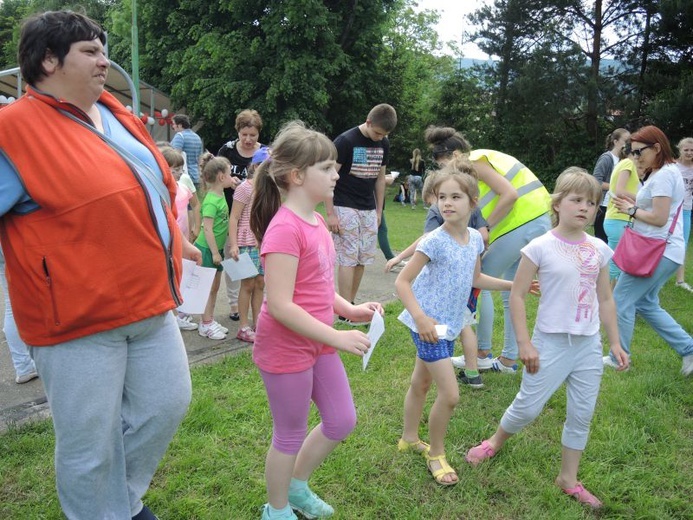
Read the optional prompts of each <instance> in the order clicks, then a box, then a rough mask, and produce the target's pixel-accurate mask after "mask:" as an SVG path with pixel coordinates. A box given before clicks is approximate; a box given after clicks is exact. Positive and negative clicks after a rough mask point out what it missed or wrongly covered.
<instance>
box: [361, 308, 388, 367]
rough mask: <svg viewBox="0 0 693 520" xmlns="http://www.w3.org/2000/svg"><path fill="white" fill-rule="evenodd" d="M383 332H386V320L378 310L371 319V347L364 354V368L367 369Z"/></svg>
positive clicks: (369, 331) (369, 329) (369, 332)
mask: <svg viewBox="0 0 693 520" xmlns="http://www.w3.org/2000/svg"><path fill="white" fill-rule="evenodd" d="M383 332H385V321H383V317H382V316H381V315H380V313H379V312H378V311H376V312H374V313H373V318H372V319H371V326H370V327H369V328H368V339H370V340H371V348H369V349H368V352H366V353H365V354H364V355H363V369H364V370H366V367H367V366H368V360H369V359H371V355H372V354H373V351H374V350H375V345H376V344H377V343H378V340H379V339H380V337H381V336H382V335H383Z"/></svg>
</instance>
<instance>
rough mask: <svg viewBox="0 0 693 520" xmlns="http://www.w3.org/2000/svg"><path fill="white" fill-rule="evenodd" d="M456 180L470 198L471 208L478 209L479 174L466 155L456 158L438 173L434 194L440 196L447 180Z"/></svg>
mask: <svg viewBox="0 0 693 520" xmlns="http://www.w3.org/2000/svg"><path fill="white" fill-rule="evenodd" d="M450 179H452V180H454V181H455V182H457V184H458V185H459V187H460V189H461V190H462V191H463V192H464V193H466V194H467V196H468V197H469V203H470V207H471V208H475V207H476V201H477V198H478V197H479V181H478V174H477V172H476V170H475V169H474V165H473V164H472V163H471V161H470V160H469V158H468V157H467V156H466V155H460V156H454V157H453V158H452V160H451V161H450V162H449V163H448V164H446V165H445V167H444V168H443V169H441V170H439V171H438V173H437V174H436V176H435V178H434V180H433V181H431V182H432V184H433V186H432V189H433V192H434V193H435V194H436V196H437V195H438V190H439V189H440V185H441V184H443V183H444V182H445V181H447V180H450Z"/></svg>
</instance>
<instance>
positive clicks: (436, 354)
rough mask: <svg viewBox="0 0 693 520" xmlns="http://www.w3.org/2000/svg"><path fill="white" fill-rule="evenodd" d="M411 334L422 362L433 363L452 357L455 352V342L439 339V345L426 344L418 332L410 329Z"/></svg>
mask: <svg viewBox="0 0 693 520" xmlns="http://www.w3.org/2000/svg"><path fill="white" fill-rule="evenodd" d="M409 332H410V333H411V339H413V340H414V345H416V355H417V356H418V357H419V359H420V360H421V361H425V362H427V363H433V362H434V361H440V360H441V359H447V358H450V357H452V353H453V352H454V350H455V342H454V341H450V340H448V339H441V338H438V343H426V342H425V341H423V340H422V339H421V338H420V337H419V333H418V332H414V331H413V330H411V329H409Z"/></svg>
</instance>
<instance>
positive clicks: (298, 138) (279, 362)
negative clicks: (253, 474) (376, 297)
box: [250, 121, 383, 520]
mask: <svg viewBox="0 0 693 520" xmlns="http://www.w3.org/2000/svg"><path fill="white" fill-rule="evenodd" d="M336 158H337V151H336V149H335V147H334V145H333V144H332V141H330V140H329V139H328V138H327V137H325V136H324V135H322V134H320V133H318V132H315V131H312V130H308V129H307V128H305V126H304V125H303V124H302V123H301V122H300V121H294V122H291V123H288V124H287V125H286V126H284V127H283V128H282V129H281V131H280V132H279V134H277V138H276V140H275V141H274V144H273V145H272V151H271V157H270V158H268V159H266V160H265V161H263V163H262V164H261V165H260V166H259V167H258V170H257V172H256V174H255V197H254V199H253V205H252V209H251V217H250V219H251V220H250V226H251V229H252V230H253V233H254V234H255V236H256V237H257V239H258V242H260V255H261V258H262V262H263V265H264V269H265V283H266V289H267V297H266V299H265V301H264V302H263V304H262V309H261V310H260V316H259V319H258V323H257V331H256V334H255V343H254V346H253V361H254V362H255V364H256V365H257V366H258V368H259V369H260V375H261V376H262V380H263V382H264V384H265V389H266V391H267V398H268V400H269V405H270V409H271V412H272V419H273V422H274V425H273V437H272V445H271V446H270V449H269V452H268V454H267V461H266V466H265V479H266V481H267V494H268V499H269V500H268V504H266V505H265V506H264V507H263V512H262V518H263V520H269V519H271V518H288V519H291V518H296V516H295V514H294V513H293V511H292V509H294V510H297V511H299V512H301V513H302V514H303V515H304V516H305V517H307V518H324V517H328V516H331V515H332V514H333V513H334V510H333V509H332V507H331V506H330V505H328V504H327V503H325V502H324V501H323V500H322V499H320V498H319V497H318V496H317V495H316V494H315V493H313V491H311V489H310V488H309V487H308V478H309V477H310V476H311V474H312V473H313V471H314V470H315V469H316V468H317V467H318V466H319V465H320V464H321V463H322V461H323V460H324V459H325V457H327V455H329V454H330V452H332V450H333V449H334V448H335V447H336V446H337V444H339V442H340V441H342V440H343V439H344V438H346V436H347V435H348V434H349V433H350V432H351V431H352V430H353V428H354V426H355V425H356V410H355V409H354V403H353V399H352V396H351V389H350V388H349V381H348V379H347V376H346V372H345V370H344V366H343V365H342V362H341V360H340V358H339V355H337V353H336V352H335V349H337V350H343V351H346V352H350V353H352V354H356V355H358V356H363V354H364V353H365V352H366V351H367V350H368V348H369V347H370V340H369V339H368V336H367V335H366V334H365V333H363V332H361V331H359V330H346V331H339V330H335V329H333V328H332V323H333V319H334V314H335V313H336V314H338V315H341V316H345V317H347V318H350V319H352V320H354V321H363V320H370V319H371V318H372V316H373V313H374V312H379V313H381V314H382V312H383V309H382V307H381V305H380V304H379V303H375V302H369V303H364V304H361V305H352V304H350V303H349V302H347V301H346V300H345V299H344V298H342V297H341V296H339V295H338V294H337V293H335V290H334V264H335V251H334V246H333V244H332V238H331V237H330V234H329V232H328V231H327V226H326V225H325V221H324V220H323V218H322V216H321V215H320V214H318V213H316V212H315V208H316V206H317V205H318V204H319V203H321V202H323V201H324V200H325V199H327V198H328V197H332V196H333V193H334V187H335V183H336V182H337V179H338V178H339V175H338V174H337V171H336V170H335V165H336V162H335V159H336ZM280 190H281V192H282V193H284V194H285V200H284V203H283V204H282V203H281V194H280ZM311 401H313V402H314V403H315V405H316V406H317V408H318V411H319V412H320V418H321V420H322V422H321V423H320V424H319V425H317V426H316V427H315V428H314V429H313V430H312V431H311V432H310V434H308V436H307V437H306V432H307V422H308V412H309V411H310V402H311Z"/></svg>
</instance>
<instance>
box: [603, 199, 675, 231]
mask: <svg viewBox="0 0 693 520" xmlns="http://www.w3.org/2000/svg"><path fill="white" fill-rule="evenodd" d="M614 206H616V208H618V211H619V212H621V213H628V208H630V207H632V206H633V202H632V201H631V200H629V199H628V198H626V197H616V198H615V199H614ZM670 209H671V197H654V198H653V199H652V210H651V211H645V210H644V209H641V208H638V211H636V212H635V220H639V221H641V222H644V223H645V224H650V225H651V226H657V227H662V226H664V225H666V223H667V221H668V220H669V210H670Z"/></svg>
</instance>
